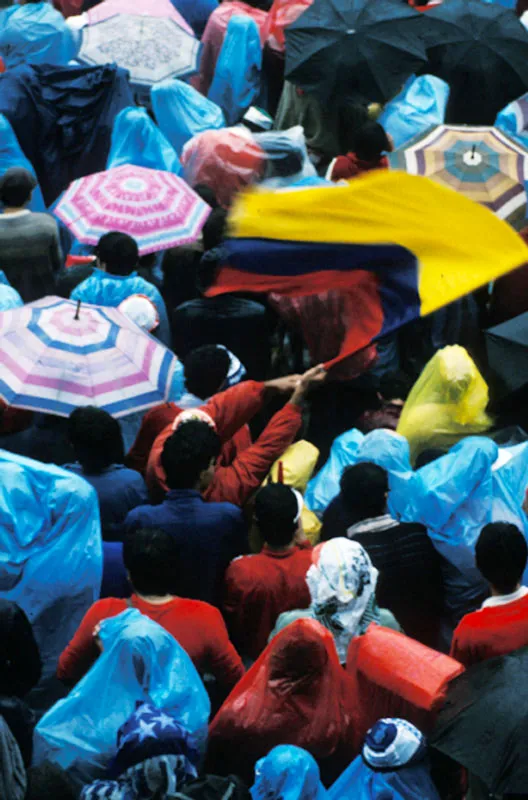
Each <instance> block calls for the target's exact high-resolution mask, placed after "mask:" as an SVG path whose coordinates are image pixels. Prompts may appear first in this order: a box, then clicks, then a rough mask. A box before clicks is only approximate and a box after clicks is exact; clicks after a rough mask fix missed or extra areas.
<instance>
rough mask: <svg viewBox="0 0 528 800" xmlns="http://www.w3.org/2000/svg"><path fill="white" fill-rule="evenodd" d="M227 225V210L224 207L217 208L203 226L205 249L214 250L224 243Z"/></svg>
mask: <svg viewBox="0 0 528 800" xmlns="http://www.w3.org/2000/svg"><path fill="white" fill-rule="evenodd" d="M226 225H227V211H226V210H225V209H224V208H215V209H214V211H212V212H211V213H210V214H209V216H208V218H207V221H206V223H205V225H204V226H203V230H202V238H203V247H204V251H205V252H207V250H213V249H214V248H215V247H219V245H221V244H222V242H223V240H224V237H225V232H226Z"/></svg>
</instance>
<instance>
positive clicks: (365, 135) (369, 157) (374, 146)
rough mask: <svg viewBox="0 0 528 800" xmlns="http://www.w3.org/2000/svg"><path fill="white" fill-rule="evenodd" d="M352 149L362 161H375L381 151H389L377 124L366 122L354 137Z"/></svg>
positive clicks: (381, 129) (386, 139)
mask: <svg viewBox="0 0 528 800" xmlns="http://www.w3.org/2000/svg"><path fill="white" fill-rule="evenodd" d="M354 149H355V153H356V155H357V157H358V158H360V159H361V160H362V161H376V160H377V159H379V158H380V156H381V154H382V153H383V151H387V152H388V151H390V149H391V146H390V142H389V140H388V138H387V134H386V132H385V129H384V128H383V127H382V126H381V125H380V124H379V122H367V123H365V125H362V126H361V128H360V129H359V130H358V131H357V132H356V134H355V136H354Z"/></svg>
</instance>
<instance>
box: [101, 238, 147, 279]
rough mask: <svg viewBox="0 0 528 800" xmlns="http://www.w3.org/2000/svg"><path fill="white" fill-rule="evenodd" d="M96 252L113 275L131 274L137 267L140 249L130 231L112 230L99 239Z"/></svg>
mask: <svg viewBox="0 0 528 800" xmlns="http://www.w3.org/2000/svg"><path fill="white" fill-rule="evenodd" d="M95 254H96V256H97V258H98V259H99V261H100V262H101V264H104V265H105V267H106V269H107V271H108V272H109V273H110V274H113V275H130V273H131V272H132V271H133V270H134V269H135V268H136V267H137V264H138V260H139V249H138V246H137V242H136V240H135V239H133V238H132V237H131V236H129V235H128V233H119V231H111V232H110V233H105V234H104V235H103V236H101V238H100V239H99V242H98V244H97V247H96V248H95Z"/></svg>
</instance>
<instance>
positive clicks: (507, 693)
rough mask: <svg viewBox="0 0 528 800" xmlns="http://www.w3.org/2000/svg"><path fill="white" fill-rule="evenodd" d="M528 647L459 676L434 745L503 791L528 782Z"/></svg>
mask: <svg viewBox="0 0 528 800" xmlns="http://www.w3.org/2000/svg"><path fill="white" fill-rule="evenodd" d="M527 675H528V648H526V647H524V648H523V649H522V650H517V651H515V652H514V653H511V654H510V655H507V656H503V657H502V658H492V659H490V660H489V661H484V662H482V664H478V665H476V666H474V667H470V668H469V669H468V670H467V671H466V672H465V673H463V674H462V675H460V676H459V677H458V678H455V679H454V681H452V683H451V684H450V685H449V689H448V692H447V698H446V701H445V703H444V705H443V707H442V709H441V710H440V712H439V715H438V718H437V722H436V726H435V730H434V732H433V735H432V737H431V739H430V741H431V744H432V745H433V747H435V748H436V749H437V750H439V751H440V752H442V753H444V754H445V755H447V756H450V758H452V759H454V760H455V761H457V762H458V763H459V764H461V765H462V766H463V767H466V768H467V769H468V770H469V771H470V772H471V773H473V774H474V775H476V776H477V777H479V778H480V779H481V780H482V781H483V782H484V783H485V784H486V787H487V788H488V789H489V790H490V791H491V792H495V793H497V794H500V795H502V794H508V793H511V794H517V793H519V794H522V793H523V792H526V791H527V787H528V758H527V757H526V742H527V741H528V681H527V680H526V676H527Z"/></svg>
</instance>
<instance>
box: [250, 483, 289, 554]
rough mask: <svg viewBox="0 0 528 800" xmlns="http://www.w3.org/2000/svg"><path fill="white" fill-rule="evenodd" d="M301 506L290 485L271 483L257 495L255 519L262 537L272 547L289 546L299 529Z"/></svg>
mask: <svg viewBox="0 0 528 800" xmlns="http://www.w3.org/2000/svg"><path fill="white" fill-rule="evenodd" d="M298 511H299V507H298V505H297V498H296V497H295V495H294V493H293V492H292V490H291V489H290V487H289V486H285V485H284V484H282V483H270V484H268V485H267V486H264V487H263V488H262V489H260V491H259V492H258V494H257V496H256V497H255V519H256V520H257V523H258V526H259V530H260V533H261V535H262V538H263V539H264V541H265V542H267V544H269V545H270V546H271V547H287V545H289V544H291V543H292V540H293V537H294V536H295V532H296V530H297V523H296V522H295V518H296V516H297V514H298Z"/></svg>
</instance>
